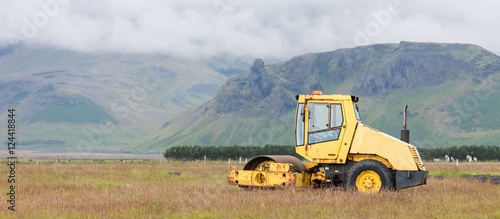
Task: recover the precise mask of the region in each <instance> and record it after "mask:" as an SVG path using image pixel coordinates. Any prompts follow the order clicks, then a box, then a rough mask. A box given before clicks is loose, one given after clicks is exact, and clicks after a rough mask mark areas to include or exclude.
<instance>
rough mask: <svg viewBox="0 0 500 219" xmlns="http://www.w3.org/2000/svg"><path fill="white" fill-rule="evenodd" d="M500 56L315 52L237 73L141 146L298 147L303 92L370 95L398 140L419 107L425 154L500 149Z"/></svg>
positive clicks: (434, 48) (401, 50) (368, 110)
mask: <svg viewBox="0 0 500 219" xmlns="http://www.w3.org/2000/svg"><path fill="white" fill-rule="evenodd" d="M499 81H500V57H498V56H497V55H495V54H493V53H491V52H489V51H487V50H485V49H483V48H481V47H479V46H476V45H468V44H443V43H441V44H439V43H411V42H401V43H399V44H379V45H370V46H361V47H356V48H352V49H340V50H336V51H332V52H326V53H318V54H306V55H303V56H298V57H294V58H292V59H291V60H289V61H286V62H282V63H278V64H272V65H264V62H263V61H262V60H256V61H255V62H254V64H253V66H252V67H251V68H250V72H248V73H243V74H237V75H233V76H231V77H230V78H229V79H228V80H227V81H226V83H225V84H224V86H223V87H222V88H221V89H220V90H219V92H218V93H217V95H216V96H215V98H214V99H212V100H210V101H209V102H207V103H204V104H202V105H201V106H198V107H196V108H192V109H190V110H188V111H186V112H184V113H182V114H181V115H180V116H177V117H176V118H174V119H172V120H170V121H169V122H167V123H166V124H165V125H164V126H163V128H162V129H160V130H158V131H156V132H155V133H154V134H153V135H150V136H149V137H148V138H146V139H143V140H142V141H140V142H137V143H136V144H134V145H132V146H131V147H132V148H133V149H135V150H154V151H163V150H164V149H165V148H166V147H169V146H172V145H186V144H199V145H235V144H236V145H263V144H293V127H294V126H293V122H294V118H293V114H294V110H295V105H296V100H295V98H294V96H295V95H296V94H309V93H312V91H313V90H321V91H323V93H324V94H333V93H339V94H352V95H356V96H359V97H360V103H359V104H358V105H359V108H360V113H361V118H362V121H363V122H364V123H366V124H368V125H370V126H372V127H374V128H377V129H379V130H381V131H383V132H386V133H388V134H391V135H393V136H399V132H400V130H401V129H402V111H403V108H404V106H405V105H406V104H408V105H409V111H408V124H409V125H408V128H409V129H410V130H411V142H412V143H413V144H415V145H417V146H419V147H445V146H451V145H465V144H475V145H481V144H484V145H491V144H494V145H498V144H499V143H500V138H499V137H498V136H500V135H499V134H500V129H499V127H500V126H499V125H498V124H497V123H498V121H500V113H499V112H500V111H499V110H498V109H499V108H498V107H499V103H500V92H499V91H498V89H499Z"/></svg>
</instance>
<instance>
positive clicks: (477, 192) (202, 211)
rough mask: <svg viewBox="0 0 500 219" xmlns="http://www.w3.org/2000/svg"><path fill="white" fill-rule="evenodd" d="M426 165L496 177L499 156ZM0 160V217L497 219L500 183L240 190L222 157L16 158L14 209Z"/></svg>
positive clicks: (440, 171)
mask: <svg viewBox="0 0 500 219" xmlns="http://www.w3.org/2000/svg"><path fill="white" fill-rule="evenodd" d="M426 165H427V168H428V169H429V170H430V171H431V174H432V173H438V174H440V175H447V174H448V175H449V174H451V175H457V173H458V174H460V173H462V172H463V173H486V174H498V175H500V163H499V162H496V163H460V165H459V166H458V167H456V165H455V164H448V163H426ZM2 166H3V167H2V168H0V176H3V177H4V178H5V179H1V180H0V182H1V183H0V192H1V193H2V194H4V195H3V197H2V200H4V201H2V203H3V204H2V205H1V210H0V218H12V217H16V218H302V217H304V218H333V217H343V218H364V217H368V218H500V185H494V184H491V183H488V182H486V183H483V182H480V181H476V180H470V179H463V178H459V177H451V178H446V179H442V180H438V179H434V178H430V179H429V180H428V185H424V186H420V187H415V188H409V189H404V190H400V191H396V192H380V193H377V194H371V195H367V194H361V193H357V192H350V191H345V190H343V189H339V188H332V189H302V190H298V189H278V190H244V189H240V188H238V187H235V186H229V185H227V184H226V171H227V169H228V167H229V165H228V164H227V162H222V163H221V162H219V163H215V162H210V163H207V164H203V163H195V162H162V163H159V162H158V161H155V162H152V161H148V162H134V163H130V162H129V163H125V164H123V163H121V162H104V163H99V164H96V163H95V162H94V163H93V164H90V163H74V162H72V163H67V162H66V163H59V164H55V163H43V162H40V163H39V164H38V165H37V164H36V163H28V164H24V163H22V164H18V166H17V167H16V170H17V172H16V180H17V181H16V187H17V197H16V202H17V203H16V211H15V212H12V211H10V210H8V209H7V204H6V202H5V200H6V199H7V195H6V193H7V192H8V184H7V176H8V172H7V168H6V166H5V162H4V163H3V164H2ZM237 166H238V167H239V168H242V165H237ZM169 172H181V175H180V176H174V175H172V176H171V175H169V174H168V173H169Z"/></svg>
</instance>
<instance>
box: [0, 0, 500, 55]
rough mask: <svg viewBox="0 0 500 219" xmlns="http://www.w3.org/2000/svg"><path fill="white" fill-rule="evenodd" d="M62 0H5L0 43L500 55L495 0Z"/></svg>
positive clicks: (206, 51) (198, 51) (168, 50)
mask: <svg viewBox="0 0 500 219" xmlns="http://www.w3.org/2000/svg"><path fill="white" fill-rule="evenodd" d="M59 1H60V3H59V2H58V1H57V0H39V1H10V0H1V1H0V4H1V5H2V7H1V8H0V18H1V19H0V45H5V44H9V43H11V42H13V41H12V39H24V41H25V42H26V43H27V44H29V45H42V46H56V47H59V48H67V49H73V50H79V51H88V52H100V51H117V52H139V53H164V54H173V55H182V56H197V55H206V56H210V55H216V54H224V53H229V54H234V55H242V56H251V57H263V58H290V57H292V56H295V55H300V54H304V53H308V52H323V51H330V50H335V49H338V48H342V47H352V46H357V45H361V44H368V43H388V42H392V43H397V42H399V41H422V42H427V41H433V42H452V43H455V42H459V43H474V44H478V45H480V46H483V47H484V48H486V49H489V50H491V51H493V52H495V53H497V54H498V53H499V52H500V43H499V42H497V41H498V40H497V39H496V36H497V35H498V32H499V31H500V29H498V28H497V26H498V24H497V23H496V22H497V21H498V20H500V13H497V9H498V8H500V7H499V6H500V3H496V2H495V3H494V4H492V3H491V2H488V4H481V3H483V2H479V3H478V2H472V1H453V0H444V1H439V2H435V1H430V0H427V1H401V2H400V1H396V2H395V3H396V6H397V7H394V8H396V9H398V10H396V11H391V7H390V5H391V4H392V3H394V2H393V1H356V2H353V1H347V0H344V1H327V0H315V1H298V0H297V1H289V0H276V1H271V2H267V1H263V0H253V1H243V0H215V1H194V0H187V1H186V0H183V1H162V0H142V1H138V0H137V1H118V0H114V1H99V0H85V1H83V0H75V1H70V2H67V0H65V1H62V0H59ZM66 2H67V3H66ZM64 3H66V4H64ZM398 4H399V5H398ZM42 5H48V6H49V7H48V9H47V7H45V9H44V7H43V6H42ZM51 12H54V13H51ZM374 14H378V19H377V18H376V16H374Z"/></svg>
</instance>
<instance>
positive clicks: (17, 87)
mask: <svg viewBox="0 0 500 219" xmlns="http://www.w3.org/2000/svg"><path fill="white" fill-rule="evenodd" d="M249 66H250V64H249V62H247V61H245V60H243V59H240V58H235V57H231V56H221V57H212V58H196V59H195V58H180V57H171V56H165V55H161V54H113V53H81V52H76V51H69V50H60V49H55V48H37V47H29V46H26V45H22V44H16V45H10V46H7V47H4V48H0V92H1V93H2V96H1V97H0V126H2V124H4V125H3V127H5V125H6V124H7V120H6V118H7V116H6V111H7V110H6V109H7V108H15V109H16V112H17V114H18V115H17V124H18V128H17V132H18V136H19V141H20V142H22V143H24V145H23V147H24V148H47V147H57V148H74V147H76V146H77V145H78V144H79V143H81V142H91V143H92V144H91V145H92V147H93V149H110V148H113V149H115V148H116V149H120V148H123V147H124V146H126V145H128V144H130V143H131V142H134V141H137V140H140V139H142V138H144V137H146V136H147V135H149V134H150V133H151V132H153V131H155V130H157V129H159V128H161V127H162V125H163V123H164V121H166V120H170V119H171V118H173V117H174V116H175V115H177V114H179V113H181V112H183V111H185V110H186V109H189V108H191V107H194V106H198V105H200V104H202V103H204V102H206V101H208V100H210V99H211V98H213V97H214V96H215V94H216V93H217V91H218V90H219V88H220V87H221V86H222V85H223V83H224V81H225V80H226V79H227V77H228V76H230V75H232V74H235V73H241V72H244V71H245V70H246V69H248V67H249ZM103 126H111V127H112V131H109V132H107V131H103V129H104V128H103ZM89 132H90V133H95V132H97V133H98V134H95V135H94V137H89V136H91V135H89V134H88V133H89ZM101 134H102V137H101ZM5 139H6V138H5ZM96 139H97V140H96ZM55 142H56V143H55Z"/></svg>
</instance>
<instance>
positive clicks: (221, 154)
mask: <svg viewBox="0 0 500 219" xmlns="http://www.w3.org/2000/svg"><path fill="white" fill-rule="evenodd" d="M418 152H419V154H420V157H421V158H422V159H423V160H433V159H434V158H441V159H443V158H444V155H447V154H450V155H451V156H452V157H454V158H455V159H460V160H465V158H466V157H467V155H470V154H471V152H473V153H474V156H475V157H477V158H478V159H479V160H481V161H484V160H500V146H485V145H479V146H477V145H470V146H453V147H447V148H418ZM163 155H164V156H165V158H168V159H174V160H184V159H186V160H195V159H199V160H201V159H204V158H205V156H206V159H208V160H222V159H228V158H231V159H233V160H236V159H238V158H240V157H241V158H243V159H245V158H252V157H255V156H258V155H292V156H295V157H298V158H302V157H301V156H300V155H298V154H297V153H295V147H294V146H293V145H265V146H237V145H233V146H200V145H193V146H192V145H184V146H173V147H170V148H168V149H166V150H165V153H164V154H163Z"/></svg>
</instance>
